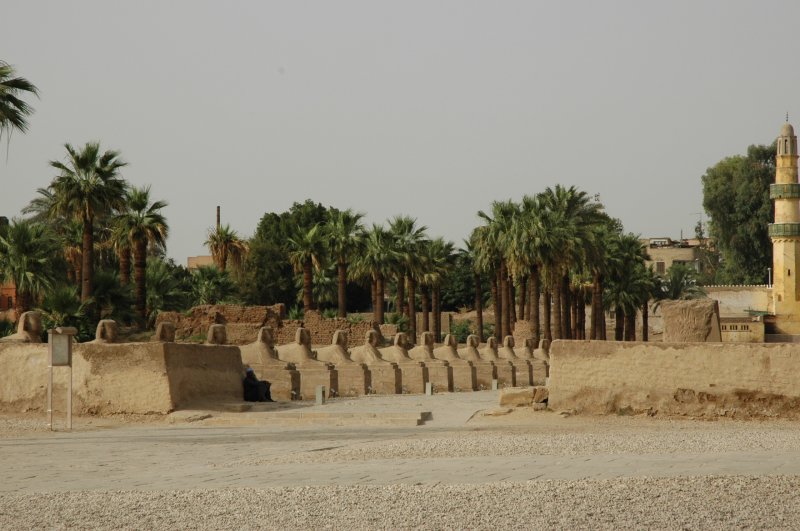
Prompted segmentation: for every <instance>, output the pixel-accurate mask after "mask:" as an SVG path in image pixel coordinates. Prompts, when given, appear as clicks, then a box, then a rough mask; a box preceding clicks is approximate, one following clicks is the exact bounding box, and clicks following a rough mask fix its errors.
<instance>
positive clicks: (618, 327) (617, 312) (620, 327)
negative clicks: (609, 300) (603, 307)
mask: <svg viewBox="0 0 800 531" xmlns="http://www.w3.org/2000/svg"><path fill="white" fill-rule="evenodd" d="M624 331H625V312H623V311H622V308H620V307H619V306H617V307H616V308H614V341H622V339H623V335H622V334H623V332H624Z"/></svg>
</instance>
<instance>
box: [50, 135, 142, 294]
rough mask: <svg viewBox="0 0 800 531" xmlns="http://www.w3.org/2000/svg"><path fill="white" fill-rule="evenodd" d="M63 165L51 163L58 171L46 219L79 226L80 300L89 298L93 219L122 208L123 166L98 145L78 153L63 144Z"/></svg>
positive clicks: (113, 153)
mask: <svg viewBox="0 0 800 531" xmlns="http://www.w3.org/2000/svg"><path fill="white" fill-rule="evenodd" d="M64 148H65V149H66V150H67V159H66V161H65V162H60V161H51V162H50V165H51V166H52V167H53V168H55V169H57V170H59V174H58V176H56V178H55V179H54V180H53V182H52V183H51V184H50V187H49V188H50V191H51V193H52V196H53V203H52V206H51V208H50V217H51V218H57V217H59V216H62V217H64V218H73V219H76V220H79V221H80V222H81V223H82V225H83V234H82V238H81V239H82V244H81V258H82V261H83V263H82V265H81V301H82V302H85V301H87V300H88V299H89V298H90V297H91V296H92V282H93V276H94V222H95V218H96V217H97V216H103V215H108V214H110V213H111V212H113V211H114V210H119V209H122V208H124V206H125V191H126V189H127V186H126V183H125V181H124V180H123V179H122V178H121V177H120V175H119V170H120V169H121V168H123V167H124V166H126V165H127V163H125V162H123V161H122V160H121V159H120V158H119V152H118V151H114V150H107V151H105V152H103V153H101V152H100V144H99V143H96V142H88V143H87V144H86V145H85V146H84V147H83V148H82V149H81V150H77V149H75V148H74V147H73V146H71V145H70V144H65V145H64Z"/></svg>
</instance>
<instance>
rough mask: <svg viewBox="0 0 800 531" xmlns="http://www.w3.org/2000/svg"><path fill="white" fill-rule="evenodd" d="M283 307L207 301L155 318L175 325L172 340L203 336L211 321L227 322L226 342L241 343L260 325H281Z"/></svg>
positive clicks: (244, 342) (252, 334) (245, 341)
mask: <svg viewBox="0 0 800 531" xmlns="http://www.w3.org/2000/svg"><path fill="white" fill-rule="evenodd" d="M285 314H286V308H285V306H284V305H283V304H276V305H273V306H238V305H234V304H213V305H212V304H207V305H202V306H195V307H193V308H192V309H190V310H189V311H188V312H187V313H186V314H184V313H180V312H161V313H159V314H158V317H157V318H156V326H157V325H158V323H160V322H165V321H166V322H171V323H174V324H175V339H176V340H178V341H181V340H187V339H189V338H195V339H200V338H205V336H206V332H207V331H208V327H209V326H210V325H212V324H224V325H226V329H227V335H228V342H229V343H230V344H232V345H244V344H247V343H252V342H253V341H255V338H256V334H257V333H258V330H259V328H261V327H262V326H271V327H272V328H273V329H276V330H277V329H278V328H279V327H280V326H281V322H282V320H283V317H284V316H285Z"/></svg>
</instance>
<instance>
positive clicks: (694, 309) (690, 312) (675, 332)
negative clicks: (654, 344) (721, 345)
mask: <svg viewBox="0 0 800 531" xmlns="http://www.w3.org/2000/svg"><path fill="white" fill-rule="evenodd" d="M661 313H662V315H663V318H664V342H666V343H700V342H716V341H722V335H721V332H720V326H719V302H717V301H715V300H713V299H698V300H688V301H663V302H662V303H661Z"/></svg>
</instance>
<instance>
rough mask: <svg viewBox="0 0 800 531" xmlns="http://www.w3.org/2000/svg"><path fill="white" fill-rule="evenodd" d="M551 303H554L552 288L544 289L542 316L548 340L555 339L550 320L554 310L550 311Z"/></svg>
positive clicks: (545, 336) (545, 335)
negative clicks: (551, 294)
mask: <svg viewBox="0 0 800 531" xmlns="http://www.w3.org/2000/svg"><path fill="white" fill-rule="evenodd" d="M551 303H552V300H551V296H550V290H545V291H544V308H543V310H544V315H543V316H542V318H543V319H544V323H543V326H544V338H545V339H546V340H548V341H553V332H552V326H551V324H552V323H551V322H550V321H551V319H550V317H551V315H552V312H551V311H550V309H551V308H550V305H551ZM537 346H538V345H537Z"/></svg>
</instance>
